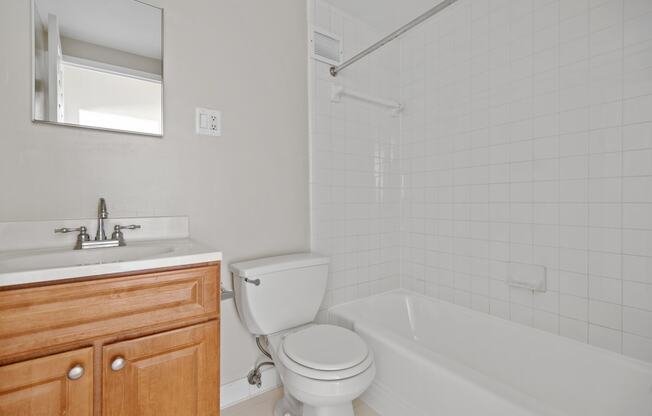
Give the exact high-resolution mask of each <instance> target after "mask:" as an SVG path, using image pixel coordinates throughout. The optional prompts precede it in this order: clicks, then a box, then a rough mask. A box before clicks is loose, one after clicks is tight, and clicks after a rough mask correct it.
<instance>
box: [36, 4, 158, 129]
mask: <svg viewBox="0 0 652 416" xmlns="http://www.w3.org/2000/svg"><path fill="white" fill-rule="evenodd" d="M32 24H33V30H32V33H33V42H32V45H33V53H32V58H33V59H32V75H33V76H32V81H33V82H32V120H33V121H35V122H44V123H52V124H59V125H66V126H77V127H85V128H92V129H101V130H114V131H121V132H128V133H137V134H145V135H151V136H162V135H163V10H162V9H159V8H157V7H154V6H151V5H149V4H146V3H143V2H141V1H138V0H110V1H106V0H32Z"/></svg>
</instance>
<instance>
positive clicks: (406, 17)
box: [326, 0, 441, 33]
mask: <svg viewBox="0 0 652 416" xmlns="http://www.w3.org/2000/svg"><path fill="white" fill-rule="evenodd" d="M326 2H327V3H328V4H330V5H332V6H333V7H335V8H338V9H340V10H342V11H344V12H346V13H348V14H350V15H352V16H354V17H357V18H358V19H360V20H362V21H364V22H367V23H369V25H371V26H372V27H375V28H377V29H379V30H381V31H383V32H387V33H389V32H392V31H393V30H395V29H398V28H399V27H401V26H403V25H404V24H406V23H407V22H409V21H410V20H412V19H414V18H415V17H417V16H419V15H420V14H422V13H424V12H425V11H426V10H429V9H431V8H433V7H435V6H436V5H437V4H438V3H440V2H441V0H400V1H399V0H326Z"/></svg>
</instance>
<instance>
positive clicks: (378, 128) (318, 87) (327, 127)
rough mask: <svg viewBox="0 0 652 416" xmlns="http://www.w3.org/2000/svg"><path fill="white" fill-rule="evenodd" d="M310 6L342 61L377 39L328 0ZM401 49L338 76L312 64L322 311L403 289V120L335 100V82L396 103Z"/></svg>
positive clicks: (315, 239)
mask: <svg viewBox="0 0 652 416" xmlns="http://www.w3.org/2000/svg"><path fill="white" fill-rule="evenodd" d="M310 3H311V8H312V9H313V14H312V19H313V20H314V24H315V25H316V26H317V27H320V28H321V29H325V30H327V31H330V32H333V33H335V34H337V35H339V36H341V37H342V38H343V48H344V56H345V58H346V57H350V56H352V55H353V54H355V53H357V52H358V51H360V50H362V49H364V48H365V47H367V46H368V45H369V44H370V43H372V42H374V41H375V40H376V39H378V37H379V36H380V33H379V32H377V31H375V30H374V29H372V28H370V27H369V26H368V25H366V24H365V23H364V22H361V21H360V20H357V19H355V18H353V17H351V16H348V15H346V14H345V13H343V12H341V11H339V10H338V9H336V8H332V7H330V6H329V5H328V4H327V3H325V2H322V1H319V0H317V1H311V2H310ZM398 52H399V49H398V44H394V45H392V46H390V47H388V48H386V49H384V50H383V51H379V53H377V54H375V55H374V56H371V57H369V58H368V59H365V60H363V61H360V62H359V63H358V64H356V65H355V66H353V67H351V68H350V69H347V70H346V71H343V72H342V73H341V74H339V75H338V76H337V78H333V77H331V75H330V74H329V72H328V70H329V68H330V66H329V65H327V64H325V63H322V62H318V61H315V60H312V59H311V73H312V75H311V82H312V84H311V88H312V90H311V179H310V184H311V196H312V248H313V250H314V251H317V252H320V253H323V254H327V255H329V256H330V257H331V267H330V276H329V283H328V291H327V294H326V297H325V299H324V304H323V305H322V307H323V308H326V307H328V306H330V305H333V304H337V303H341V302H344V301H348V300H352V299H355V298H358V297H363V296H368V295H370V294H373V293H378V292H381V291H385V290H388V289H391V288H396V287H398V286H399V274H398V272H399V263H398V260H399V246H398V244H399V209H400V175H399V173H400V172H399V159H398V139H399V118H397V117H392V116H391V114H390V112H389V111H388V110H387V109H385V108H382V107H377V106H375V105H373V104H368V103H363V102H359V101H355V100H352V99H349V98H346V97H344V98H342V101H341V102H340V103H332V102H331V100H330V98H331V86H332V84H333V83H337V84H341V85H344V86H346V87H349V88H354V89H356V90H359V91H363V92H366V93H370V94H374V95H378V96H380V97H386V98H394V99H396V98H397V97H398V95H399V92H400V91H399V88H398V80H399V77H398V75H399V73H398V69H399V67H398V63H399V53H398Z"/></svg>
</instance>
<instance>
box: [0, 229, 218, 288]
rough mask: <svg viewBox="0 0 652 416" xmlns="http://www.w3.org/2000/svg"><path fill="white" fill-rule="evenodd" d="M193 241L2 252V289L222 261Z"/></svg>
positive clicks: (0, 256)
mask: <svg viewBox="0 0 652 416" xmlns="http://www.w3.org/2000/svg"><path fill="white" fill-rule="evenodd" d="M221 258H222V255H221V253H220V252H217V251H214V250H211V249H209V248H207V247H205V246H202V245H200V244H198V243H196V242H194V241H192V240H189V239H184V240H161V241H151V242H137V243H133V244H130V245H128V246H126V247H111V248H97V249H86V250H73V249H72V248H69V247H65V248H48V249H36V250H20V251H9V252H4V253H0V286H10V285H18V284H26V283H38V282H46V281H52V280H61V279H71V278H76V277H91V276H101V275H105V274H113V273H122V272H129V271H138V270H146V269H154V268H162V267H174V266H182V265H188V264H195V263H206V262H212V261H219V260H221Z"/></svg>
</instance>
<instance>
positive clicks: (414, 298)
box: [329, 290, 652, 416]
mask: <svg viewBox="0 0 652 416" xmlns="http://www.w3.org/2000/svg"><path fill="white" fill-rule="evenodd" d="M329 312H330V313H329V319H330V320H331V322H332V323H334V324H337V325H342V326H345V327H348V328H350V329H353V330H354V331H356V332H357V333H359V334H360V335H361V336H362V337H363V338H364V339H365V340H366V341H367V342H368V343H369V345H370V347H371V348H372V349H373V351H374V354H375V359H376V366H377V370H378V373H377V376H376V380H375V382H374V384H373V385H372V387H371V388H370V389H369V390H368V391H367V392H366V393H365V395H364V396H363V400H365V401H366V402H367V403H368V404H369V405H370V406H371V407H373V408H374V409H375V410H376V411H378V412H379V413H381V414H382V415H383V416H392V415H401V416H403V415H436V416H448V415H451V416H453V415H454V416H457V415H463V416H467V415H469V416H474V415H483V416H484V415H500V416H511V415H519V416H520V415H577V416H589V415H590V416H602V415H604V416H621V415H622V416H639V415H640V416H650V415H652V364H648V363H645V362H642V361H638V360H634V359H630V358H627V357H625V356H622V355H619V354H616V353H612V352H610V351H606V350H601V349H599V348H595V347H592V346H590V345H586V344H582V343H580V342H576V341H573V340H570V339H566V338H563V337H560V336H557V335H553V334H549V333H547V332H543V331H539V330H537V329H532V328H529V327H526V326H523V325H518V324H515V323H512V322H509V321H506V320H503V319H499V318H496V317H492V316H489V315H486V314H482V313H479V312H475V311H472V310H470V309H466V308H462V307H459V306H456V305H453V304H450V303H447V302H442V301H439V300H437V299H432V298H428V297H425V296H422V295H418V294H414V293H411V292H407V291H402V290H401V291H395V292H389V293H385V294H382V295H377V296H374V297H370V298H366V299H362V300H358V301H355V302H352V303H348V304H345V305H339V306H336V307H333V308H331V309H330V311H329Z"/></svg>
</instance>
